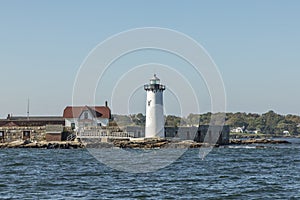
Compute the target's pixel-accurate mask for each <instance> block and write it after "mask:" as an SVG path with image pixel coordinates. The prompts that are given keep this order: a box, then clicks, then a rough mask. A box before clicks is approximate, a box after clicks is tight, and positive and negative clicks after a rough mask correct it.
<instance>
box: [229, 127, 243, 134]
mask: <svg viewBox="0 0 300 200" xmlns="http://www.w3.org/2000/svg"><path fill="white" fill-rule="evenodd" d="M230 132H232V133H243V132H244V128H242V127H237V128H234V129H231V130H230Z"/></svg>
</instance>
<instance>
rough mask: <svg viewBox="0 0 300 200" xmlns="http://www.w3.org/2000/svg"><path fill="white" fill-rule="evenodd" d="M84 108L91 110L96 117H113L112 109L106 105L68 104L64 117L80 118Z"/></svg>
mask: <svg viewBox="0 0 300 200" xmlns="http://www.w3.org/2000/svg"><path fill="white" fill-rule="evenodd" d="M84 110H89V111H90V112H91V113H92V114H93V115H94V116H95V117H101V118H107V119H110V118H111V113H110V109H109V107H106V106H95V107H93V106H67V107H66V108H65V110H64V114H63V118H79V116H80V114H81V113H82V111H84Z"/></svg>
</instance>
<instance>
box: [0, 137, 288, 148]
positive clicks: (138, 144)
mask: <svg viewBox="0 0 300 200" xmlns="http://www.w3.org/2000/svg"><path fill="white" fill-rule="evenodd" d="M249 144H290V142H288V141H286V140H272V139H231V140H230V142H229V145H249ZM219 146H220V145H218V144H208V143H198V142H195V141H192V140H183V141H175V140H169V139H158V138H157V139H139V140H132V141H131V140H113V141H110V142H94V143H84V142H75V141H62V142H56V141H53V142H46V141H41V142H31V141H27V140H26V141H14V142H6V143H0V149H1V148H41V149H77V148H128V149H160V148H200V147H219Z"/></svg>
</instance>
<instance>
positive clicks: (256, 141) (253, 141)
mask: <svg viewBox="0 0 300 200" xmlns="http://www.w3.org/2000/svg"><path fill="white" fill-rule="evenodd" d="M229 144H291V143H290V142H288V141H286V140H272V139H245V140H242V139H231V140H230V142H229Z"/></svg>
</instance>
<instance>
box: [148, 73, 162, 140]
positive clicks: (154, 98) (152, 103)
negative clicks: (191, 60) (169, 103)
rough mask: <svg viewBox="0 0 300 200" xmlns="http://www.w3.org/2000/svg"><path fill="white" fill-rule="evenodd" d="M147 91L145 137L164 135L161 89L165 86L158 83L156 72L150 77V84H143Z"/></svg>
mask: <svg viewBox="0 0 300 200" xmlns="http://www.w3.org/2000/svg"><path fill="white" fill-rule="evenodd" d="M144 89H145V90H146V91H147V101H146V127H145V137H146V138H152V137H161V138H162V137H164V135H165V133H164V132H165V131H164V125H165V120H164V107H163V91H164V90H165V86H164V85H161V84H160V79H159V78H157V76H156V74H154V77H153V78H152V79H150V84H146V85H144Z"/></svg>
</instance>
